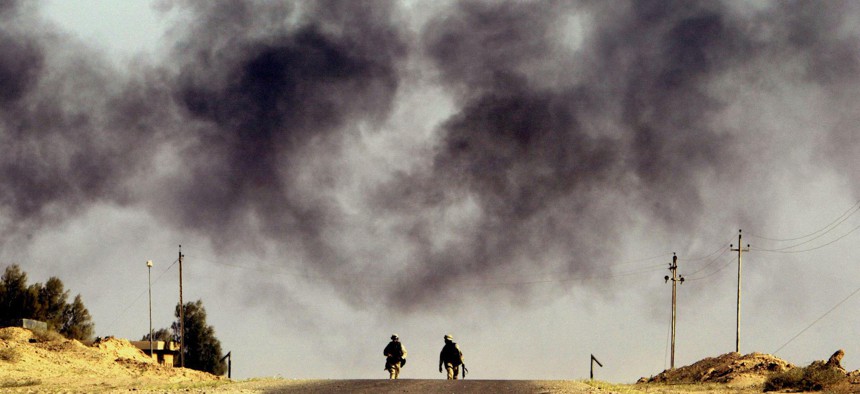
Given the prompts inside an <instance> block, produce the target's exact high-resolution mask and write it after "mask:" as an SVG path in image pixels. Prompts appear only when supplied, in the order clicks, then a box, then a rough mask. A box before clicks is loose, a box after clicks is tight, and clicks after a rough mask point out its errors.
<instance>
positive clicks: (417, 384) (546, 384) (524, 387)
mask: <svg viewBox="0 0 860 394" xmlns="http://www.w3.org/2000/svg"><path fill="white" fill-rule="evenodd" d="M221 390H225V391H232V392H245V393H306V394H318V393H431V394H432V393H466V394H469V393H509V394H531V393H599V392H600V390H598V389H596V388H594V387H591V386H589V385H587V384H585V383H582V382H573V381H561V380H550V381H532V380H468V379H467V380H455V381H447V380H424V379H400V380H394V381H389V380H266V381H250V382H238V383H235V384H230V385H226V386H223V387H221V388H220V389H219V390H218V391H221Z"/></svg>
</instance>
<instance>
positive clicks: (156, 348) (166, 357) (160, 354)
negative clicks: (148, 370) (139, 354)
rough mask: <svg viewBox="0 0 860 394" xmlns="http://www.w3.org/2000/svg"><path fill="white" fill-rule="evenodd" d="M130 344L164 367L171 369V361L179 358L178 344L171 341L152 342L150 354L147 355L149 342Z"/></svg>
mask: <svg viewBox="0 0 860 394" xmlns="http://www.w3.org/2000/svg"><path fill="white" fill-rule="evenodd" d="M131 344H132V345H134V346H135V347H136V348H138V349H140V350H142V351H143V353H144V354H146V355H147V356H150V357H152V358H153V359H154V360H155V362H157V363H158V364H160V365H163V366H165V367H173V360H174V359H175V358H176V357H178V356H179V344H177V343H176V342H173V341H170V342H164V341H152V354H150V353H149V341H131Z"/></svg>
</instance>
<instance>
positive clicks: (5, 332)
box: [0, 327, 33, 342]
mask: <svg viewBox="0 0 860 394" xmlns="http://www.w3.org/2000/svg"><path fill="white" fill-rule="evenodd" d="M32 337H33V332H32V331H30V330H28V329H26V328H18V327H3V328H0V341H8V342H27V341H29V340H30V338H32Z"/></svg>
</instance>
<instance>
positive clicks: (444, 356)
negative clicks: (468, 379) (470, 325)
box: [439, 335, 465, 380]
mask: <svg viewBox="0 0 860 394" xmlns="http://www.w3.org/2000/svg"><path fill="white" fill-rule="evenodd" d="M462 364H463V352H461V351H460V348H459V347H458V346H457V344H456V343H454V338H453V337H452V336H450V335H445V346H443V347H442V351H441V352H440V353H439V373H442V365H444V366H445V369H446V370H447V371H448V379H449V380H450V379H457V374H458V373H459V372H460V365H462ZM464 375H465V374H464Z"/></svg>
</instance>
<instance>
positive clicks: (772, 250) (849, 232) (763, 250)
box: [753, 226, 860, 253]
mask: <svg viewBox="0 0 860 394" xmlns="http://www.w3.org/2000/svg"><path fill="white" fill-rule="evenodd" d="M858 229H860V226H857V227H854V228H852V229H851V230H850V231H848V232H847V233H845V234H842V235H841V236H839V237H838V238H836V239H833V240H831V241H830V242H828V243H826V244H823V245H818V246H815V247H812V248H809V249H803V250H786V249H791V248H794V247H797V246H800V245H803V244H805V243H807V242H809V241H807V242H803V243H800V244H797V245H792V246H788V247H785V248H780V249H759V248H753V250H755V251H759V252H771V253H803V252H809V251H813V250H818V249H821V248H823V247H825V246H830V245H832V244H834V243H836V242H837V241H839V240H841V239H842V238H845V237H847V236H849V235H851V233H853V232H855V231H857V230H858ZM822 235H824V234H822ZM817 238H818V237H816V238H813V239H811V240H810V241H812V240H814V239H817Z"/></svg>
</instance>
